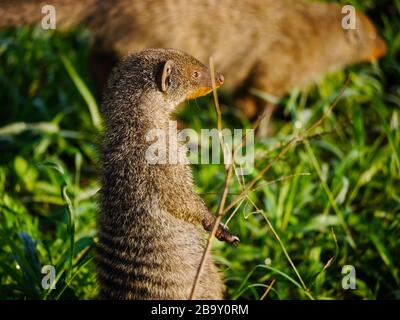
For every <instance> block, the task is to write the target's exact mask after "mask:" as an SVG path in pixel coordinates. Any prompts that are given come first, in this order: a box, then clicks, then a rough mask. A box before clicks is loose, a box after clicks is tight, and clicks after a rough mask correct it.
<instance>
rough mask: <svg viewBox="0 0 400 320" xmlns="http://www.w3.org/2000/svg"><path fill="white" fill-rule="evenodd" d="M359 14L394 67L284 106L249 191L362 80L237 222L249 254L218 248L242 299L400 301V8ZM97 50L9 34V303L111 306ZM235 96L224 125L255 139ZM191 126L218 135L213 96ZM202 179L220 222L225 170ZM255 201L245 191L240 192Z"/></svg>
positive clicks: (3, 44)
mask: <svg viewBox="0 0 400 320" xmlns="http://www.w3.org/2000/svg"><path fill="white" fill-rule="evenodd" d="M358 3H359V7H361V8H364V9H368V10H369V12H370V14H372V15H373V16H374V17H376V19H377V21H378V22H379V21H380V27H381V33H382V34H383V35H384V37H385V39H386V40H387V42H388V45H389V52H388V55H387V56H386V57H385V58H384V59H382V60H381V61H380V62H379V64H375V65H360V66H353V67H351V68H349V69H348V70H347V71H346V72H338V73H335V74H332V75H330V76H328V77H327V78H326V79H324V81H322V82H321V83H319V84H318V86H316V87H313V88H311V89H310V90H309V91H307V92H303V93H299V92H297V91H294V92H293V93H292V94H291V95H290V96H288V97H287V98H286V99H284V101H282V103H281V104H280V106H279V107H280V109H281V111H280V112H278V114H277V115H276V117H275V119H274V123H273V125H274V129H275V133H274V135H273V137H270V138H268V139H264V140H262V141H257V144H256V163H255V165H256V170H255V172H254V174H253V175H252V176H246V177H245V182H249V181H250V180H251V179H252V178H253V177H254V176H255V175H257V173H258V172H259V171H260V170H262V168H263V167H264V166H265V165H266V164H267V163H268V162H269V161H270V160H271V159H272V158H273V157H274V156H275V155H277V153H278V152H279V150H280V148H279V145H282V144H284V143H285V142H287V141H289V140H290V138H291V137H293V136H294V135H295V134H297V133H298V130H299V129H296V126H295V123H296V122H297V124H298V121H301V123H302V125H303V128H306V127H308V126H309V125H310V124H312V123H314V122H315V121H316V120H317V119H318V118H319V117H320V116H321V115H322V114H323V112H324V111H325V110H326V109H327V108H328V107H329V105H330V103H331V102H332V101H333V100H334V98H335V97H336V96H337V94H338V93H339V91H340V90H341V88H342V85H343V83H344V81H345V79H346V76H348V77H349V79H350V82H349V85H348V87H347V89H346V91H345V94H344V97H343V98H342V99H341V101H340V102H339V104H338V106H337V107H336V109H335V110H334V112H333V113H332V114H331V115H329V117H328V118H327V119H326V120H325V121H324V123H323V125H321V126H320V127H319V128H318V131H319V132H320V133H323V134H321V135H319V136H317V137H315V138H313V139H310V140H306V141H302V142H301V143H299V144H297V145H296V147H295V148H293V149H291V150H290V151H289V152H288V153H287V154H286V155H285V156H284V158H283V159H281V160H280V161H278V162H277V163H275V164H274V165H273V167H272V169H271V170H270V171H269V172H268V173H267V174H266V176H265V177H264V180H263V182H260V183H259V184H258V185H257V187H256V188H254V190H253V191H252V192H251V193H250V194H249V196H248V197H247V198H246V199H245V201H243V202H242V203H241V206H240V207H239V209H238V210H237V211H236V213H235V215H234V216H233V217H232V219H230V221H229V227H230V229H231V231H232V232H234V233H235V234H237V235H238V236H239V237H240V239H241V244H240V245H239V246H238V247H236V248H235V247H231V246H229V245H226V244H224V243H221V242H218V241H215V243H214V246H213V251H214V256H215V259H216V261H217V262H218V263H219V265H220V268H221V269H222V270H223V272H224V275H225V278H226V283H227V286H228V297H229V298H232V299H259V298H260V297H261V296H262V294H263V293H264V291H265V289H266V287H267V285H268V284H269V283H271V281H272V280H273V279H275V283H274V285H273V287H272V290H271V291H270V292H269V294H268V296H267V299H377V298H379V299H399V298H400V289H399V288H400V274H399V267H400V264H399V262H398V261H399V260H398V258H397V256H396V254H398V252H399V250H400V219H399V215H400V129H399V121H400V119H399V117H400V108H399V107H400V89H399V88H400V62H399V53H400V19H399V17H400V1H379V5H378V4H377V1H376V2H374V1H359V2H358ZM88 40H89V38H88V34H87V33H86V32H82V31H81V30H76V31H71V32H69V33H63V34H59V33H52V32H43V31H41V30H39V29H28V28H20V29H18V30H3V31H1V33H0V84H1V90H0V99H1V101H2V106H1V111H0V112H1V113H0V114H1V117H0V152H1V157H0V298H1V299H74V298H79V299H89V298H94V297H96V294H97V293H98V286H97V284H96V277H95V267H94V263H93V259H92V258H93V248H94V247H95V243H96V240H97V239H96V217H97V205H96V191H97V190H98V181H97V170H98V159H97V152H96V138H97V136H98V129H99V128H101V119H100V117H99V114H98V104H99V101H98V99H96V98H95V97H94V94H93V93H94V92H95V91H94V88H93V85H92V83H93V80H92V79H91V77H90V74H89V72H88V70H87V59H88V52H89V41H88ZM221 95H222V98H221V99H220V101H221V107H222V112H223V120H224V126H225V127H228V128H240V127H249V123H248V122H247V121H246V120H245V119H244V118H243V117H242V116H241V114H240V113H239V111H238V109H235V108H233V107H232V99H231V96H230V94H229V93H227V92H222V94H221ZM179 116H180V118H181V119H183V120H184V121H185V122H186V123H187V124H188V126H190V127H191V128H194V129H196V130H200V129H201V128H215V127H216V115H215V111H214V108H213V103H212V99H211V97H206V98H204V99H199V100H197V101H194V102H190V103H188V106H187V107H186V108H185V109H184V110H183V111H182V112H181V113H180V115H179ZM277 146H278V147H277ZM194 174H195V180H196V183H197V185H198V192H199V193H201V194H204V195H203V198H204V199H205V201H206V202H207V204H208V206H209V207H210V208H211V209H213V210H214V211H215V210H216V209H217V206H218V202H219V197H218V196H216V195H212V194H207V195H206V193H211V192H221V191H222V188H223V183H224V170H223V168H222V167H221V166H218V165H197V166H194ZM242 188H243V185H242V184H241V183H239V181H237V179H235V181H234V182H233V183H231V188H230V192H232V193H237V192H240V190H241V189H242ZM231 199H232V196H230V197H228V203H229V201H230V200H231ZM230 213H232V212H230ZM228 216H229V214H228ZM226 219H227V217H226V218H225V219H224V220H226ZM47 264H51V265H54V266H55V267H56V271H57V278H56V280H57V283H56V289H55V290H44V289H42V288H41V279H42V277H43V276H44V275H43V274H41V268H42V266H43V265H47ZM345 265H353V266H354V267H355V269H356V275H357V289H356V290H344V289H343V288H342V278H343V276H344V275H343V274H342V273H341V270H342V267H343V266H345Z"/></svg>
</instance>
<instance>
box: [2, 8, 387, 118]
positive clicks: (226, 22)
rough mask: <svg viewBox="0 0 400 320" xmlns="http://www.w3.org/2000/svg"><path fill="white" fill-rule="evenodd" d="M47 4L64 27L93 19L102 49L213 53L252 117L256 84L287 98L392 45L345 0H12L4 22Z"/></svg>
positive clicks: (37, 15)
mask: <svg viewBox="0 0 400 320" xmlns="http://www.w3.org/2000/svg"><path fill="white" fill-rule="evenodd" d="M44 4H53V5H55V7H56V10H57V23H58V24H57V28H61V27H63V26H71V25H76V24H80V25H83V26H86V27H88V28H89V29H90V30H92V32H93V35H94V37H95V39H96V42H97V47H98V48H102V49H103V50H106V51H110V50H111V51H113V52H117V53H118V54H119V55H120V56H124V55H126V54H128V53H129V52H130V51H138V50H142V49H145V48H151V47H164V48H170V47H172V48H177V49H180V50H183V51H185V52H187V53H189V54H191V55H195V56H196V57H198V58H199V59H200V60H201V61H208V59H209V57H210V56H213V58H214V62H215V64H216V65H217V66H218V67H219V69H220V70H221V72H223V73H224V75H225V76H226V78H227V81H226V84H225V86H224V87H225V88H228V89H240V90H237V93H238V105H239V106H241V107H242V109H243V110H244V112H245V114H246V115H247V116H248V117H253V116H254V115H255V114H256V113H257V110H258V109H259V108H260V106H259V104H260V101H257V99H253V98H251V99H249V95H248V90H247V88H248V87H253V88H255V89H259V90H262V91H265V92H267V93H269V94H271V95H273V96H275V97H278V98H280V97H282V96H283V95H285V94H286V93H288V92H289V91H290V90H292V89H293V88H304V87H306V86H307V85H309V84H310V83H313V82H314V81H315V80H318V79H319V78H321V77H322V76H323V75H325V74H326V73H328V72H330V71H333V70H337V69H340V68H343V67H345V66H346V65H349V64H353V63H359V62H365V61H370V60H373V59H377V58H379V57H380V56H382V55H383V54H384V53H385V51H386V45H385V42H384V41H383V40H382V38H381V37H379V36H378V34H377V31H376V29H375V27H374V25H373V24H372V22H371V21H370V20H369V19H368V18H367V16H365V15H364V14H363V13H361V12H357V15H356V29H355V30H352V29H350V30H347V29H344V28H343V27H342V19H343V18H344V16H345V15H344V14H342V6H340V5H339V4H332V3H321V2H316V1H307V0H262V1H260V0H240V1H237V0H193V1H186V0H175V1H169V0H157V1H131V0H114V1H98V0H45V1H44V0H43V1H30V0H20V1H18V3H15V1H14V0H5V1H2V3H1V4H0V15H1V17H2V19H0V26H7V25H16V24H21V23H38V22H39V21H40V19H41V18H42V17H43V14H42V13H41V7H42V6H43V5H44ZM242 93H243V94H242Z"/></svg>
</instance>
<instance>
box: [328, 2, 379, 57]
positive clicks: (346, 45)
mask: <svg viewBox="0 0 400 320" xmlns="http://www.w3.org/2000/svg"><path fill="white" fill-rule="evenodd" d="M338 10H339V12H338V16H337V17H338V19H335V21H336V22H335V23H332V24H331V26H332V27H333V28H334V29H333V30H330V32H331V33H332V34H333V35H334V34H335V33H337V34H338V35H339V36H338V37H332V39H334V41H335V42H334V43H330V44H329V48H327V50H328V55H329V54H330V55H331V56H337V57H338V58H339V59H338V60H339V61H343V63H346V64H351V63H358V62H372V61H375V60H377V59H379V58H380V57H382V56H384V55H385V54H386V51H387V46H386V43H385V41H384V40H383V39H382V38H381V37H380V36H379V35H378V32H377V30H376V28H375V26H374V24H373V23H372V22H371V20H370V19H369V18H368V17H367V16H366V15H365V14H364V13H362V12H360V11H356V14H355V17H354V18H355V20H354V21H355V25H353V26H351V25H349V27H355V28H345V27H343V25H342V22H343V17H344V15H343V14H342V12H341V7H339V8H338Z"/></svg>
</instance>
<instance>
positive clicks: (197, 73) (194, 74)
mask: <svg viewBox="0 0 400 320" xmlns="http://www.w3.org/2000/svg"><path fill="white" fill-rule="evenodd" d="M192 76H193V78H195V79H198V78H199V77H200V72H198V71H194V72H193V74H192Z"/></svg>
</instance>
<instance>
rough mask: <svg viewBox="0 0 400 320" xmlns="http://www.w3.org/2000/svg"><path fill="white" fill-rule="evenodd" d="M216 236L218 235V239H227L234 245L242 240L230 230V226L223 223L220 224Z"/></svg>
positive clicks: (226, 240)
mask: <svg viewBox="0 0 400 320" xmlns="http://www.w3.org/2000/svg"><path fill="white" fill-rule="evenodd" d="M215 236H216V237H217V239H218V240H220V241H225V242H227V243H230V244H233V245H234V246H237V245H238V244H239V242H240V240H239V238H238V237H237V236H234V235H233V234H231V233H230V232H229V231H228V228H227V227H226V226H225V225H224V224H223V223H220V224H219V226H218V229H217V232H216V233H215Z"/></svg>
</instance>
